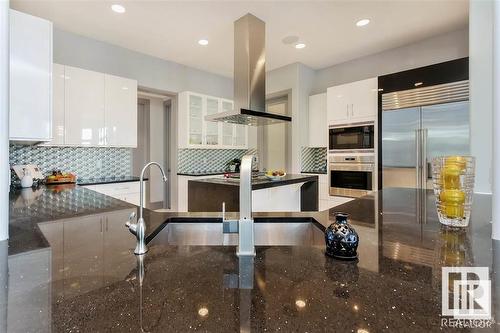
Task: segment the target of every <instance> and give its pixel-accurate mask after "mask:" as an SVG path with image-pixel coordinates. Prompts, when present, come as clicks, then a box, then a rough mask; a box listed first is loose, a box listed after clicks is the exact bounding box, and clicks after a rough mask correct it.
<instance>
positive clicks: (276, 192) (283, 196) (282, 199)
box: [252, 183, 303, 212]
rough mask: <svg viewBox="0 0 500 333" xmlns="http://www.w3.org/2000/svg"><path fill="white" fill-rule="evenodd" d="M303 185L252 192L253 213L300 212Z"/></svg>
mask: <svg viewBox="0 0 500 333" xmlns="http://www.w3.org/2000/svg"><path fill="white" fill-rule="evenodd" d="M302 185H303V184H302V183H299V184H291V185H285V186H276V187H271V188H265V189H262V190H254V191H252V211H253V212H300V188H301V186H302Z"/></svg>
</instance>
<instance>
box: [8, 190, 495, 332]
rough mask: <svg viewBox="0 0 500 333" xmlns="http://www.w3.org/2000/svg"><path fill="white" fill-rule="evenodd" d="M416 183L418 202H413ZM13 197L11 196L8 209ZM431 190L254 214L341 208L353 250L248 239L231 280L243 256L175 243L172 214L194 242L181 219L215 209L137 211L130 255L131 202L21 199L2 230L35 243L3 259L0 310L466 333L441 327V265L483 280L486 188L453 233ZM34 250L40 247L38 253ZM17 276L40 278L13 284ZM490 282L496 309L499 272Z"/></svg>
mask: <svg viewBox="0 0 500 333" xmlns="http://www.w3.org/2000/svg"><path fill="white" fill-rule="evenodd" d="M81 190H85V189H81V188H78V187H73V189H71V190H69V189H68V191H76V192H75V194H74V196H72V197H71V198H73V199H70V201H72V202H73V201H74V200H77V197H76V194H78V193H81V192H80V191H81ZM87 191H88V190H87ZM419 193H420V194H421V193H423V194H424V200H422V201H420V202H422V203H426V206H425V207H426V208H427V209H426V210H424V209H423V208H424V205H423V204H420V205H419V206H416V202H418V201H417V200H416V198H417V194H419ZM47 195H48V196H49V197H48V198H50V199H51V200H50V201H58V200H61V199H62V198H58V196H63V197H66V196H67V195H69V194H65V193H64V192H59V193H55V192H53V193H50V192H49V191H44V192H42V193H41V194H40V196H39V197H38V200H46V199H44V198H43V197H45V196H47ZM20 196H21V194H19V193H15V194H12V195H11V207H12V204H13V202H17V201H18V200H19V197H20ZM33 200H35V201H36V200H37V199H33ZM98 201H99V200H97V202H98ZM117 201H118V200H117ZM433 201H434V196H433V194H432V192H430V191H428V192H419V191H416V190H411V189H386V190H383V191H379V192H376V193H374V194H372V195H369V196H366V197H363V198H359V199H356V200H353V201H351V202H348V203H346V204H343V205H341V206H338V207H336V208H334V209H331V210H327V211H323V212H300V213H256V214H254V217H255V221H256V223H262V222H287V223H289V224H292V223H294V222H299V221H301V222H308V221H310V222H312V221H314V223H313V224H314V225H320V226H327V225H329V224H330V223H331V221H332V220H333V214H334V212H335V211H344V212H347V213H349V214H350V215H351V222H352V225H353V226H354V227H355V228H356V230H357V232H358V234H359V237H360V245H359V248H358V253H359V261H356V262H350V261H339V260H334V259H331V258H328V257H325V255H324V249H323V244H322V242H321V239H320V242H318V240H317V239H316V240H315V241H314V242H313V241H311V243H310V244H309V245H301V246H258V247H257V248H256V252H257V256H256V257H255V259H254V264H253V265H251V267H253V270H254V272H253V275H251V276H253V283H252V284H251V286H252V288H251V289H246V288H243V287H244V286H243V287H242V289H238V288H236V287H237V286H238V269H239V268H238V267H246V266H239V265H240V264H241V263H239V262H238V258H237V257H236V255H235V247H234V246H221V245H214V246H206V245H205V246H203V245H186V244H184V245H183V244H181V243H175V226H176V225H177V226H178V225H179V224H178V223H187V224H185V226H190V227H191V228H193V229H192V230H194V231H195V234H193V235H198V236H199V237H201V239H203V238H204V237H205V236H204V235H208V234H207V230H208V229H209V228H206V227H205V226H207V224H203V225H200V228H198V227H197V225H196V224H193V223H203V222H205V223H209V222H220V219H221V215H220V213H175V212H154V211H149V210H146V211H145V219H146V222H147V226H148V235H149V237H148V240H152V241H151V242H150V251H149V252H148V253H147V254H146V255H144V256H143V257H136V256H134V255H133V254H132V251H133V247H134V245H135V239H134V238H133V237H132V235H131V234H128V230H126V228H124V227H123V223H124V220H125V219H126V217H127V216H128V214H129V213H130V212H131V211H135V210H136V207H134V206H128V207H123V206H117V207H113V205H114V204H115V203H114V202H109V203H108V204H107V205H98V206H99V207H98V208H95V209H93V208H92V207H93V205H94V201H93V200H83V201H80V205H82V206H83V207H81V208H80V210H78V209H77V211H79V212H81V213H82V214H92V215H79V216H75V217H73V218H68V217H67V216H68V214H69V215H70V214H71V210H70V209H68V210H67V211H65V209H62V210H61V211H60V213H59V215H58V214H57V213H53V214H52V215H51V214H45V215H44V214H41V215H40V216H38V215H36V214H35V213H34V212H33V211H32V210H34V207H36V205H37V204H35V203H34V202H31V203H30V201H29V200H27V202H26V201H25V200H24V199H22V200H21V203H20V205H21V206H18V207H16V210H13V211H11V225H12V224H14V225H17V227H15V228H12V226H11V230H10V232H11V241H12V239H15V238H16V235H17V234H18V233H21V234H22V235H24V236H26V235H25V233H26V232H27V231H28V230H29V231H30V232H31V233H32V234H36V235H37V237H39V238H40V239H42V240H43V241H44V244H37V245H35V246H30V245H29V244H30V242H31V240H32V239H33V237H31V238H25V241H23V242H19V244H17V245H16V246H17V247H18V250H19V251H17V252H16V255H15V256H12V255H11V256H9V257H8V262H9V265H8V266H7V265H0V273H1V274H0V276H2V274H3V273H4V272H3V271H1V270H3V269H5V267H9V268H8V269H9V282H8V293H6V295H8V297H4V298H1V299H0V309H5V310H2V311H7V313H8V314H9V316H8V317H7V315H5V318H8V319H7V323H6V327H8V331H13V332H14V331H16V332H17V331H23V332H24V331H51V330H52V331H57V332H65V331H68V332H69V331H81V332H96V331H116V332H124V331H127V332H137V331H141V330H143V331H148V332H166V331H172V332H187V331H192V330H200V331H204V332H234V331H253V332H262V331H284V332H289V331H299V332H306V331H307V332H333V331H338V332H357V333H360V332H381V331H387V332H443V331H444V332H448V331H457V332H468V331H470V330H467V329H457V330H452V329H449V328H446V327H445V328H443V327H441V326H440V322H441V267H443V266H485V267H489V268H490V275H491V276H492V277H495V273H496V272H497V271H498V268H499V265H500V262H499V261H498V260H493V258H494V257H495V258H497V257H498V256H500V242H498V241H492V240H491V225H490V223H489V222H490V220H491V213H490V212H491V198H490V197H489V196H485V195H477V196H475V198H474V205H473V213H472V217H471V223H470V226H469V228H467V229H465V230H453V229H449V228H445V227H442V226H441V225H440V224H439V222H438V220H437V216H436V212H435V208H434V202H433ZM23 202H24V203H23ZM120 203H121V202H120ZM34 205H35V206H34ZM101 209H103V210H101ZM108 209H111V210H108ZM85 210H88V213H83V212H84V211H85ZM422 212H424V213H422ZM96 214H97V215H96ZM95 216H97V217H95ZM227 217H228V218H233V217H236V214H232V213H229V214H227ZM61 218H62V219H63V220H61ZM99 221H101V228H100V229H99ZM103 221H105V223H104V227H103V224H102V222H103ZM19 224H26V225H27V226H29V227H27V228H22V227H21V228H19ZM170 226H172V228H173V229H172V228H170V229H169V227H170ZM162 228H165V229H162ZM314 228H316V227H314ZM92 230H93V231H92ZM157 232H159V233H158V234H157V236H156V237H155V238H154V236H155V234H156V233H157ZM318 232H319V235H320V238H321V232H322V231H321V228H320V229H319V231H316V234H317V233H318ZM295 236H296V235H295ZM312 236H313V235H312V234H311V236H308V235H307V234H305V235H302V238H305V239H308V238H309V237H312ZM207 237H208V236H207ZM315 237H316V236H314V237H313V238H315ZM172 240H173V241H172ZM11 241H9V246H11ZM206 241H212V242H216V240H212V239H209V240H205V242H206ZM170 242H171V243H170ZM3 243H4V245H5V242H3ZM202 243H203V242H202ZM0 245H2V242H0ZM23 245H24V246H25V248H24V249H22V246H23ZM45 249H47V250H49V253H48V254H45V252H43V251H42V252H40V250H45ZM34 250H37V251H34ZM0 253H1V251H0ZM44 255H45V256H46V259H45V261H47V260H48V262H49V264H46V265H45V266H44V265H42V264H40V263H44V260H40V256H42V258H45V257H43V256H44ZM35 259H37V261H34V260H35ZM11 261H12V262H11ZM35 262H36V263H38V264H34V263H35ZM39 266H40V267H39ZM142 272H144V274H143V273H142ZM28 274H30V275H28ZM3 276H6V275H5V274H3ZM23 276H30V281H31V280H34V279H35V277H36V278H39V280H40V281H38V282H37V283H32V284H29V283H27V282H28V281H25V282H23V283H19V282H18V281H24V280H23ZM492 289H493V317H494V319H497V318H500V309H499V308H498V307H497V306H495V304H498V303H497V302H498V297H499V296H498V290H500V281H499V279H498V278H496V279H493V280H492ZM5 302H6V303H7V304H5ZM0 315H2V314H0ZM496 328H498V325H497V324H494V328H492V329H481V330H478V331H480V332H494V331H496ZM6 330H7V329H6Z"/></svg>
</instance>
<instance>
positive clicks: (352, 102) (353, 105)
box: [327, 78, 378, 125]
mask: <svg viewBox="0 0 500 333" xmlns="http://www.w3.org/2000/svg"><path fill="white" fill-rule="evenodd" d="M377 88H378V80H377V78H371V79H367V80H362V81H356V82H351V83H347V84H342V85H338V86H334V87H330V88H328V90H327V95H328V96H327V109H328V124H329V125H332V124H342V123H352V122H362V121H374V120H375V118H376V117H377V110H378V102H377V97H378V92H377Z"/></svg>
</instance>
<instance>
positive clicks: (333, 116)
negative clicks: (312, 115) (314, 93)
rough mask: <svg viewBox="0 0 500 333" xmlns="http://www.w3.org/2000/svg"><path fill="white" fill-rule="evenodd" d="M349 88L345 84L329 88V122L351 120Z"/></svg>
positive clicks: (335, 122) (336, 122)
mask: <svg viewBox="0 0 500 333" xmlns="http://www.w3.org/2000/svg"><path fill="white" fill-rule="evenodd" d="M348 93H349V89H348V87H346V85H345V84H343V85H340V86H335V87H331V88H328V90H327V98H328V101H327V106H328V124H329V125H331V124H338V123H345V122H348V121H349V112H350V110H349V98H348V97H349V96H348Z"/></svg>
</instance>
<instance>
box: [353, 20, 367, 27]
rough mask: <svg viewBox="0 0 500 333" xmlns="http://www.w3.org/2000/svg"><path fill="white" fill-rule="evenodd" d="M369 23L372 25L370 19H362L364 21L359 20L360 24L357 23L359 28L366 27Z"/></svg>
mask: <svg viewBox="0 0 500 333" xmlns="http://www.w3.org/2000/svg"><path fill="white" fill-rule="evenodd" d="M368 23H370V20H369V19H362V20H359V21H358V22H356V25H357V26H358V27H364V26H365V25H367V24H368Z"/></svg>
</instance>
